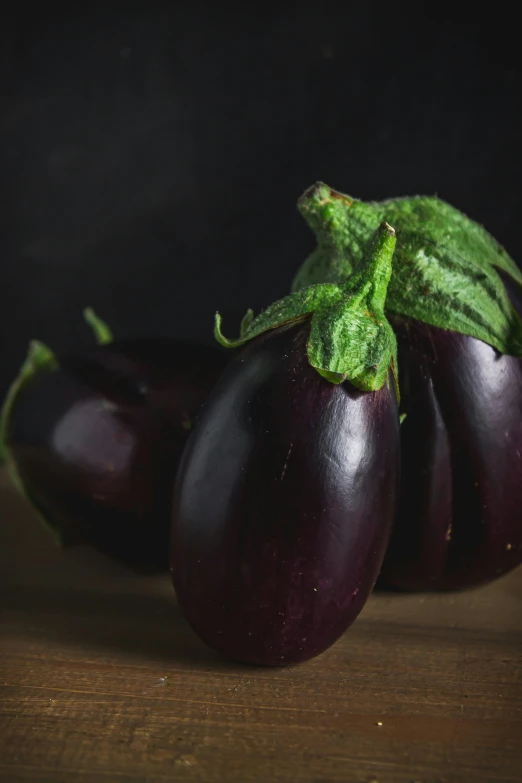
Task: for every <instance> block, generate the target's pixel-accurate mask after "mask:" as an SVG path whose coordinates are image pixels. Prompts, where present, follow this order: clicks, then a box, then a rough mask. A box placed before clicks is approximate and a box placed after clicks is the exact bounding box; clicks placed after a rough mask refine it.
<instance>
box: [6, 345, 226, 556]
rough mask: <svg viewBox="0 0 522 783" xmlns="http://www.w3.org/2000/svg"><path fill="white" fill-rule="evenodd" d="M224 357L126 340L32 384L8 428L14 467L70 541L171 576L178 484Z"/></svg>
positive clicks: (54, 367)
mask: <svg viewBox="0 0 522 783" xmlns="http://www.w3.org/2000/svg"><path fill="white" fill-rule="evenodd" d="M51 356H52V354H51ZM228 358H229V357H228V356H227V355H226V354H225V352H224V351H221V350H219V349H217V348H214V347H210V346H205V345H192V344H190V343H187V342H182V341H174V340H161V339H153V338H150V339H138V340H127V341H121V342H110V343H108V344H105V345H98V346H96V347H93V348H92V349H90V350H85V351H83V352H82V353H79V354H76V355H74V356H66V357H63V358H61V359H60V360H59V362H58V363H56V364H53V363H51V364H50V365H49V366H48V367H47V368H45V367H43V368H42V369H41V370H39V371H37V372H35V373H34V374H32V375H30V376H29V377H28V378H27V379H25V380H24V382H23V384H22V385H21V387H20V388H19V389H18V391H17V393H16V396H15V398H14V401H13V402H12V404H11V406H10V411H9V416H8V418H7V420H6V422H5V432H4V439H5V446H6V452H7V457H8V465H11V468H14V471H15V481H16V483H18V485H19V486H20V488H21V489H22V490H23V492H24V494H26V495H27V496H28V498H29V499H30V500H31V501H32V503H33V504H34V505H35V506H36V508H37V510H38V511H39V512H40V514H41V515H42V516H43V517H44V519H45V521H46V522H47V523H48V524H49V526H50V527H51V528H52V529H53V530H54V531H55V532H56V533H57V534H58V536H59V537H60V539H61V540H62V542H63V543H64V544H66V545H67V544H90V545H91V546H93V547H95V548H96V549H99V550H100V551H102V552H105V553H107V554H108V555H110V556H111V557H113V558H116V559H118V560H121V561H123V562H125V563H128V564H129V565H131V566H133V567H135V568H136V569H140V570H155V569H163V568H165V569H166V568H167V567H168V538H169V527H170V501H171V497H172V476H173V474H174V473H175V471H176V468H177V464H178V461H179V457H180V455H181V451H182V448H183V446H184V443H185V440H186V438H187V435H188V431H189V430H190V428H191V426H192V423H193V420H194V417H195V416H196V414H197V413H198V411H199V409H200V406H201V405H202V403H203V402H204V400H205V399H206V397H207V395H208V394H209V392H210V389H211V388H212V386H213V385H214V383H215V382H216V380H217V378H218V377H219V374H220V372H221V370H222V369H223V367H224V366H225V363H226V361H227V360H228Z"/></svg>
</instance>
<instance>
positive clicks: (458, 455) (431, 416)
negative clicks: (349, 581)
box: [380, 318, 522, 590]
mask: <svg viewBox="0 0 522 783" xmlns="http://www.w3.org/2000/svg"><path fill="white" fill-rule="evenodd" d="M394 326H395V331H396V335H397V341H398V349H399V373H400V376H399V377H400V389H401V395H402V404H401V408H403V409H404V410H405V411H406V418H405V420H404V422H403V424H402V427H401V441H402V481H401V493H400V501H399V509H398V513H397V520H396V523H395V526H394V530H393V533H392V538H391V542H390V546H389V549H388V552H387V554H386V558H385V561H384V566H383V570H382V576H381V579H380V583H382V584H383V585H385V586H391V587H394V588H400V589H407V590H411V589H413V590H453V589H458V588H463V587H468V586H472V585H476V584H479V583H481V582H486V581H488V580H490V579H493V578H496V577H498V576H500V575H501V574H504V573H506V572H507V571H510V570H511V569H512V568H514V567H515V566H517V565H518V564H519V563H520V562H522V359H519V358H516V357H513V356H507V355H505V354H504V355H503V354H500V353H499V352H498V351H496V350H495V349H494V348H492V347H491V346H490V345H487V344H486V343H484V342H482V341H481V340H477V339H475V338H473V337H469V336H466V335H463V334H458V333H456V332H450V331H445V330H442V329H438V328H436V327H434V326H428V325H427V324H423V323H420V322H418V321H411V320H409V319H399V318H397V319H396V320H395V322H394Z"/></svg>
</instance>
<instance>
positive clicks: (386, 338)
mask: <svg viewBox="0 0 522 783" xmlns="http://www.w3.org/2000/svg"><path fill="white" fill-rule="evenodd" d="M394 249H395V231H394V229H393V228H392V227H391V226H390V225H388V224H387V223H382V224H381V225H380V226H379V227H378V229H377V231H375V233H374V235H373V237H372V238H371V240H370V242H369V243H368V246H367V248H366V252H365V256H364V259H363V262H362V264H361V267H360V269H359V270H358V271H357V272H356V273H354V274H352V275H351V276H350V277H349V278H348V279H347V280H345V281H344V282H343V283H342V284H333V283H323V284H318V285H311V286H309V287H307V288H303V289H301V290H299V291H295V292H294V293H291V294H289V295H288V296H286V297H284V298H283V299H280V300H278V301H276V302H274V303H273V304H271V305H270V306H269V307H267V308H266V310H264V311H263V312H262V313H260V314H259V315H258V316H257V317H255V318H254V317H253V314H252V312H251V311H248V313H247V315H246V316H245V318H244V319H243V321H242V325H241V333H240V336H239V338H237V339H235V340H229V339H227V338H226V337H224V336H223V334H222V332H221V316H220V315H219V313H216V320H215V326H214V335H215V337H216V339H217V340H218V342H220V343H221V345H224V346H226V347H237V346H239V345H243V344H244V343H246V342H248V341H249V340H251V339H252V338H254V337H257V336H258V335H260V334H262V333H263V332H266V331H268V330H269V329H275V328H277V327H280V326H284V325H288V324H292V323H297V322H299V321H302V320H304V319H307V318H309V319H310V334H309V337H308V342H307V354H308V361H309V362H310V364H311V365H312V367H314V368H315V369H316V370H317V372H318V373H319V374H320V375H321V376H322V377H323V378H325V379H326V380H328V381H329V382H331V383H342V382H343V381H345V380H348V381H350V382H351V383H352V384H353V385H354V386H356V387H357V388H359V389H361V390H362V391H377V390H378V389H380V388H381V387H382V386H383V384H384V383H385V382H386V380H387V378H388V372H389V370H391V371H392V375H393V379H394V383H395V387H396V392H397V397H399V390H398V386H397V344H396V339H395V333H394V332H393V329H392V328H391V326H390V324H389V323H388V321H387V320H386V317H385V315H384V302H385V300H386V289H387V286H388V283H389V280H390V276H391V269H392V258H393V252H394Z"/></svg>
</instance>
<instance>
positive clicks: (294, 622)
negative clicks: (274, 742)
mask: <svg viewBox="0 0 522 783" xmlns="http://www.w3.org/2000/svg"><path fill="white" fill-rule="evenodd" d="M309 333H310V326H309V323H308V322H305V323H304V324H299V325H297V326H290V327H288V326H287V327H281V328H278V329H275V330H271V331H268V332H265V333H264V334H262V335H261V336H258V337H256V338H255V339H254V340H253V341H252V342H251V343H249V344H248V345H247V346H245V347H244V348H243V349H242V350H241V352H240V353H238V355H237V356H236V357H235V358H234V359H233V360H232V362H231V364H230V365H229V366H228V368H227V369H226V370H225V372H224V374H223V375H222V377H221V379H220V381H219V383H218V385H217V386H216V387H215V389H214V390H213V392H212V394H211V396H210V397H209V399H208V401H207V403H206V404H205V406H204V409H203V411H202V414H201V417H200V419H199V421H198V422H197V424H196V426H195V428H194V431H193V432H192V434H191V436H190V439H189V441H188V443H187V446H186V450H185V452H184V455H183V459H182V462H181V466H180V470H179V473H178V479H177V484H176V490H175V497H174V504H173V529H172V575H173V583H174V587H175V590H176V593H177V596H178V601H179V604H180V607H181V609H182V611H183V613H184V614H185V616H186V618H187V619H188V621H189V622H190V624H191V625H192V627H193V629H194V630H195V631H196V633H197V634H198V635H199V636H200V637H201V639H203V641H205V642H206V643H207V644H208V645H209V646H211V647H213V648H215V649H217V650H220V651H221V652H223V653H225V654H227V655H228V656H230V657H231V658H234V659H236V660H241V661H246V662H252V663H257V664H264V665H281V664H289V663H296V662H299V661H304V660H306V659H309V658H311V657H313V656H315V655H317V654H319V653H321V652H322V651H324V650H325V649H326V648H328V647H329V646H330V645H331V644H332V643H333V642H335V640H336V639H337V638H338V637H339V636H340V635H341V634H342V633H343V632H344V631H345V630H346V629H347V628H348V627H349V626H350V625H351V623H352V622H353V621H354V620H355V618H356V617H357V615H358V614H359V612H360V611H361V608H362V607H363V605H364V603H365V601H366V599H367V598H368V595H369V593H370V591H371V590H372V587H373V585H374V582H375V580H376V578H377V575H378V572H379V569H380V566H381V563H382V559H383V556H384V552H385V549H386V545H387V542H388V536H389V532H390V528H391V524H392V521H393V518H394V513H395V505H396V495H397V492H398V479H399V459H400V457H399V421H398V411H397V400H396V396H395V391H394V388H393V384H392V382H391V380H390V378H388V382H387V383H385V384H384V385H383V386H382V388H380V389H379V390H378V391H374V392H364V391H361V390H359V389H357V388H355V387H354V386H353V385H352V384H351V383H349V382H345V383H341V384H335V383H330V382H329V381H328V380H325V378H323V377H321V375H320V374H319V373H318V372H316V370H315V369H314V368H313V367H312V366H311V365H310V363H309V360H308V357H307V340H308V339H309Z"/></svg>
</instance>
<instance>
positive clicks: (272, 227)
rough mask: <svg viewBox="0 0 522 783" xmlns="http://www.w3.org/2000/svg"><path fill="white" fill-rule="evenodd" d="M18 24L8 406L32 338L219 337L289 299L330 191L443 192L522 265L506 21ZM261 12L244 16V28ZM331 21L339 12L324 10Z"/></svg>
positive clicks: (292, 15)
mask: <svg viewBox="0 0 522 783" xmlns="http://www.w3.org/2000/svg"><path fill="white" fill-rule="evenodd" d="M165 8H169V6H167V5H165V6H158V7H156V8H155V7H154V6H153V5H149V6H148V10H147V11H143V10H142V11H138V10H134V11H133V10H132V9H131V8H129V7H128V6H127V7H126V10H124V11H121V10H120V12H119V13H118V12H109V11H103V12H102V11H101V10H97V9H95V8H92V9H91V10H81V9H80V10H78V8H76V9H74V10H71V9H69V10H67V11H65V10H64V11H62V12H60V13H57V12H50V11H49V10H46V11H45V12H42V11H40V12H38V14H39V15H38V16H35V13H36V11H34V10H30V9H25V8H22V9H19V10H18V12H16V13H15V12H13V15H12V16H11V17H8V18H4V21H3V24H2V31H1V33H0V36H1V41H2V49H1V57H2V70H1V75H0V78H1V86H2V92H1V98H0V101H1V109H2V110H1V112H0V197H1V199H2V202H1V203H2V209H1V213H0V214H1V221H2V222H1V225H0V229H1V231H0V245H1V246H0V264H1V275H0V282H1V286H2V287H1V290H2V305H1V307H0V335H1V340H2V346H1V347H2V354H1V355H2V361H1V364H0V392H3V391H4V390H5V387H6V385H7V383H8V381H9V379H10V378H11V377H12V376H13V374H14V373H15V372H16V370H17V367H18V365H19V364H20V362H21V361H22V358H23V356H24V353H25V348H26V344H27V341H28V340H29V339H30V338H32V337H38V338H40V339H42V340H44V341H46V342H48V343H49V344H50V345H51V346H52V347H53V348H55V349H57V350H64V349H70V348H72V347H74V346H75V345H82V344H85V343H86V342H87V341H88V339H89V334H88V331H87V329H86V327H85V325H84V324H83V323H82V320H81V309H82V308H83V307H84V306H85V305H86V304H90V305H92V306H93V307H95V309H96V310H97V311H98V312H99V314H100V315H102V316H103V317H104V318H106V319H107V320H108V321H109V322H110V323H111V325H112V327H113V330H114V332H115V333H116V334H117V335H118V336H128V335H131V334H138V333H141V334H159V333H163V334H167V335H171V336H175V337H182V336H185V337H191V338H197V339H202V340H206V341H210V340H211V339H212V337H211V329H212V318H213V313H214V311H215V309H216V308H218V307H219V309H220V310H221V311H222V312H223V314H224V317H225V319H226V320H225V323H224V329H225V331H226V332H227V333H231V334H233V333H234V332H235V330H236V328H237V325H238V320H239V318H240V317H241V315H242V314H243V312H244V310H245V309H246V308H247V307H249V306H252V307H254V309H256V310H258V309H260V308H261V307H263V306H264V305H266V304H268V303H269V302H270V301H272V300H273V299H274V298H276V297H278V296H280V295H282V294H284V293H285V292H286V290H287V287H288V285H289V283H290V280H291V277H292V275H293V273H294V271H295V269H296V268H297V266H298V264H299V263H300V262H301V261H302V260H303V258H304V257H305V255H306V253H307V252H308V251H309V250H310V249H311V247H312V238H311V235H310V234H309V232H308V229H307V228H306V226H305V224H304V222H302V220H301V218H300V217H299V216H298V214H297V212H296V209H295V201H296V199H297V197H298V196H299V194H300V193H301V192H302V190H304V188H305V187H307V186H308V185H310V184H311V183H312V182H314V181H315V180H317V179H322V180H324V181H326V182H327V183H328V184H331V185H332V186H334V187H336V188H337V189H339V190H343V191H345V192H348V193H350V194H352V195H354V196H356V197H360V198H364V199H381V198H386V197H390V196H398V195H409V194H415V193H428V194H434V193H438V195H439V196H441V197H442V198H445V199H446V200H448V201H450V202H451V203H453V204H454V205H455V206H457V207H459V208H460V209H462V210H463V211H464V212H467V213H468V214H469V215H470V216H472V217H474V218H475V219H476V220H479V221H480V222H482V223H484V224H485V225H486V227H487V228H488V229H489V230H490V231H491V232H492V233H493V234H494V235H495V236H496V237H497V238H498V239H499V240H500V241H501V242H502V243H503V244H504V245H505V246H506V248H507V249H508V251H510V252H511V254H512V255H513V256H514V257H515V259H517V260H519V259H520V258H522V230H521V228H520V212H521V197H520V186H521V182H522V178H521V168H522V154H521V143H520V142H521V140H520V133H519V127H520V116H521V115H522V112H521V108H522V106H521V104H522V89H521V87H522V85H521V81H522V78H521V73H520V67H519V58H518V39H517V36H518V33H517V27H516V25H515V21H514V20H510V19H506V18H505V16H503V15H502V10H501V8H500V6H498V5H496V6H495V7H488V8H484V10H482V11H481V10H480V9H479V8H475V9H474V11H473V15H469V13H467V12H466V13H464V12H463V13H462V14H460V15H459V12H458V11H456V10H453V11H449V10H448V11H447V12H446V11H442V10H440V6H437V7H436V8H434V9H427V10H426V9H425V10H424V11H422V10H420V11H419V10H417V11H413V10H412V9H409V8H408V6H407V5H404V4H400V3H398V4H393V5H388V6H387V7H386V6H384V5H383V4H376V3H372V2H370V1H369V0H368V1H367V2H364V3H361V2H357V3H356V2H350V1H349V0H347V1H346V2H344V3H342V4H339V5H337V6H336V4H335V3H334V4H332V3H329V4H327V5H325V6H321V7H319V5H317V6H314V5H312V4H308V5H307V4H306V3H304V2H302V3H298V4H292V3H286V4H282V7H280V8H279V9H278V10H273V11H272V10H269V9H267V8H266V7H265V8H264V10H262V11H261V10H259V9H254V8H253V7H249V8H246V7H245V6H242V7H240V6H238V7H237V8H236V10H234V11H233V12H232V11H230V12H228V11H225V10H223V8H220V7H219V5H218V4H216V5H215V6H212V5H210V4H209V5H206V4H201V3H200V4H198V3H197V2H195V3H191V4H190V6H189V7H185V8H184V9H181V6H180V7H179V8H178V6H177V5H176V4H175V3H174V4H171V6H170V9H169V10H164V9H165ZM241 9H242V10H241ZM321 9H322V10H321Z"/></svg>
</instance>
